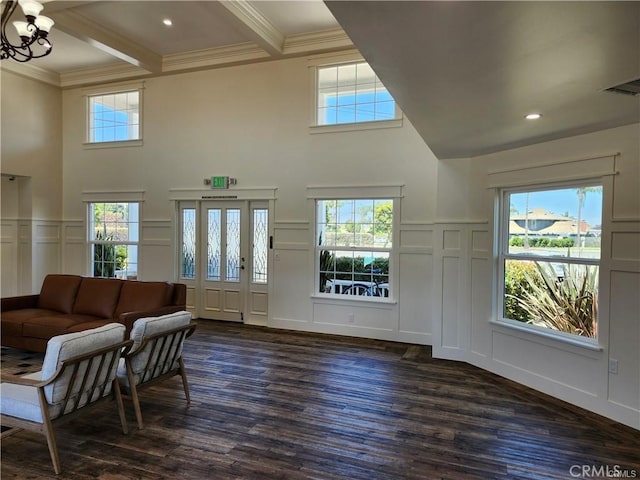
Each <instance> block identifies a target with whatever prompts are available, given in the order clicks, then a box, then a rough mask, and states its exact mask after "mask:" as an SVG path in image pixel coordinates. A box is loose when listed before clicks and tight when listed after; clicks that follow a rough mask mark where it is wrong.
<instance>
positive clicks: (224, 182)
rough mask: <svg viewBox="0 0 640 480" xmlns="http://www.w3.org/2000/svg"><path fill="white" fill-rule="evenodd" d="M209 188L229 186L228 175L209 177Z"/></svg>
mask: <svg viewBox="0 0 640 480" xmlns="http://www.w3.org/2000/svg"><path fill="white" fill-rule="evenodd" d="M211 188H229V177H211Z"/></svg>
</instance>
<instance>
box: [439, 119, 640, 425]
mask: <svg viewBox="0 0 640 480" xmlns="http://www.w3.org/2000/svg"><path fill="white" fill-rule="evenodd" d="M639 139H640V126H639V125H629V126H626V127H620V128H616V129H611V130H605V131H601V132H597V133H593V134H589V135H581V136H576V137H572V138H567V139H563V140H558V141H554V142H547V143H543V144H538V145H532V146H529V147H525V148H519V149H515V150H509V151H504V152H500V153H496V154H492V155H485V156H481V157H476V158H471V159H462V160H443V161H441V162H440V163H439V167H438V199H437V222H436V238H437V239H438V240H437V248H436V250H435V266H434V272H435V275H436V278H435V279H434V285H435V288H434V293H433V296H434V298H442V302H441V304H440V305H438V306H437V310H436V312H435V313H434V319H436V321H435V324H434V331H433V333H434V335H433V340H434V354H435V355H436V356H440V357H443V358H451V359H460V360H465V361H467V362H470V363H472V364H475V365H478V366H480V367H483V368H486V369H488V370H490V371H493V372H495V373H498V374H500V375H504V376H505V377H507V378H510V379H512V380H515V381H517V382H520V383H524V384H526V385H529V386H531V387H533V388H536V389H538V390H541V391H543V392H546V393H548V394H550V395H553V396H556V397H559V398H562V399H564V400H567V401H569V402H571V403H574V404H577V405H580V406H582V407H584V408H587V409H589V410H592V411H595V412H598V413H600V414H602V415H605V416H608V417H611V418H615V419H616V420H618V421H620V422H623V423H626V424H627V425H631V426H633V427H635V428H640V353H639V351H640V350H639V348H638V345H640V315H639V314H638V312H640V193H639V192H640V151H639V150H640V144H639V143H640V142H639ZM615 153H619V155H616V156H615V157H610V156H609V157H606V158H599V159H598V158H596V159H593V160H585V161H584V162H577V163H570V164H567V165H566V166H565V167H566V168H565V167H560V166H556V167H542V168H540V169H532V168H531V167H534V166H536V165H545V164H549V163H553V162H557V163H562V162H573V161H574V160H582V159H590V158H593V157H600V156H607V155H609V154H615ZM613 164H615V170H616V171H617V174H616V175H614V176H608V177H606V183H605V196H604V203H605V205H604V212H603V216H604V218H603V240H602V242H603V250H602V260H601V269H600V270H601V277H600V299H599V326H598V336H599V344H600V346H601V347H602V349H601V350H599V351H598V350H592V349H587V348H584V347H581V346H575V345H568V344H567V343H565V342H562V341H559V340H554V339H548V338H545V337H541V336H540V335H536V334H534V333H531V332H523V331H520V330H514V329H512V328H508V327H505V326H503V325H499V324H495V323H490V321H491V320H494V319H495V318H496V311H495V308H494V306H493V301H494V300H495V279H494V278H493V276H494V272H495V267H496V264H495V261H494V256H493V250H494V244H493V238H494V235H493V231H494V225H493V213H494V194H495V190H494V189H493V188H491V186H493V185H495V184H496V177H503V178H504V176H505V175H511V176H513V175H515V176H518V175H520V176H521V177H524V178H527V177H530V178H532V172H536V174H540V172H550V173H548V176H547V178H545V179H544V180H545V181H554V180H562V179H565V178H564V176H565V175H566V174H567V172H570V173H571V174H572V175H576V174H578V175H583V176H584V177H585V178H589V177H591V176H594V175H598V174H600V173H602V172H603V171H606V170H607V169H609V168H610V166H611V165H613ZM523 167H526V169H525V170H521V171H520V172H518V169H521V168H523ZM505 170H509V171H510V172H509V173H497V172H501V171H502V172H503V171H505ZM460 196H462V197H463V200H461V199H460ZM460 299H464V300H465V301H460ZM609 359H616V360H618V362H619V371H618V373H617V374H612V373H609V372H608V363H609Z"/></svg>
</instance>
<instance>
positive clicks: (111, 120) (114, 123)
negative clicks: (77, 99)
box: [88, 90, 140, 143]
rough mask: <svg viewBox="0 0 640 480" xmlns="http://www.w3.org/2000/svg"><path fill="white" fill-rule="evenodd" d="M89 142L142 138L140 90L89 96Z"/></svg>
mask: <svg viewBox="0 0 640 480" xmlns="http://www.w3.org/2000/svg"><path fill="white" fill-rule="evenodd" d="M88 137H89V143H101V142H120V141H128V140H139V139H140V92H139V91H138V90H133V91H127V92H118V93H108V94H101V95H91V96H89V132H88Z"/></svg>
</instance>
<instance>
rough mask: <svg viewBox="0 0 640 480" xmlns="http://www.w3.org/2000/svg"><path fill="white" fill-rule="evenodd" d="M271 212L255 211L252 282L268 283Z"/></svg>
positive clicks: (257, 209) (264, 209)
mask: <svg viewBox="0 0 640 480" xmlns="http://www.w3.org/2000/svg"><path fill="white" fill-rule="evenodd" d="M268 233H269V211H268V210H267V209H266V208H256V209H254V210H253V258H252V260H253V261H252V265H253V271H252V272H251V281H252V282H254V283H267V263H268V262H267V253H268V249H269V235H268Z"/></svg>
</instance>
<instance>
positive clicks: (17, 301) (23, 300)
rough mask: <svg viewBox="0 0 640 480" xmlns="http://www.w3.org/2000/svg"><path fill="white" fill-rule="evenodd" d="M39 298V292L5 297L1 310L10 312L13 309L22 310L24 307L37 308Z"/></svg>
mask: <svg viewBox="0 0 640 480" xmlns="http://www.w3.org/2000/svg"><path fill="white" fill-rule="evenodd" d="M39 298H40V295H39V294H36V295H22V296H20V297H7V298H3V299H2V305H1V306H0V310H1V311H3V312H9V311H11V310H21V309H23V308H37V307H38V299H39Z"/></svg>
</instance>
